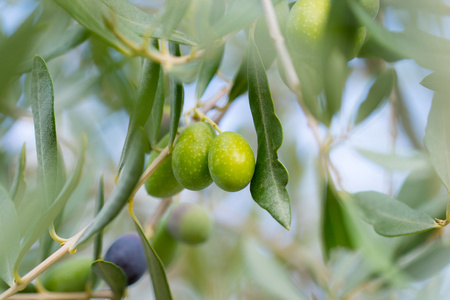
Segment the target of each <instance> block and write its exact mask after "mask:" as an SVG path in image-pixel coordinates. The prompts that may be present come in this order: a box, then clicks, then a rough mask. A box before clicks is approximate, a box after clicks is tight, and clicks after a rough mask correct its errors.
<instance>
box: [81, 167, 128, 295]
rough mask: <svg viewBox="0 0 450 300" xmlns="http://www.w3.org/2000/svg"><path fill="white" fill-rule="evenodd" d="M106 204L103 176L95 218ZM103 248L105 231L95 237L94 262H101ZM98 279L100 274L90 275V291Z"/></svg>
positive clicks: (93, 273) (99, 186)
mask: <svg viewBox="0 0 450 300" xmlns="http://www.w3.org/2000/svg"><path fill="white" fill-rule="evenodd" d="M104 203H105V195H104V184H103V175H102V176H101V177H100V182H99V184H98V191H97V197H96V199H95V216H97V215H98V213H99V212H100V210H101V209H102V207H103V204H104ZM102 247H103V230H100V231H99V232H98V233H97V234H96V235H95V239H94V253H93V258H94V260H99V259H100V258H101V257H102ZM98 278H99V277H98V274H97V273H96V272H92V273H91V274H90V275H89V280H88V282H87V284H86V286H88V287H89V288H90V289H93V288H94V287H95V286H96V284H97V282H98ZM105 281H106V280H105ZM125 282H126V280H125ZM113 293H114V295H116V296H117V294H116V293H115V292H114V291H113ZM119 299H120V298H119Z"/></svg>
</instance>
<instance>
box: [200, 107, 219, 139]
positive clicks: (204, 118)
mask: <svg viewBox="0 0 450 300" xmlns="http://www.w3.org/2000/svg"><path fill="white" fill-rule="evenodd" d="M195 115H196V116H197V117H199V118H200V120H205V121H207V122H208V123H209V124H211V126H212V127H214V129H215V130H217V132H218V133H222V130H220V128H219V126H218V125H217V124H216V122H214V121H213V120H211V118H209V117H208V116H207V115H205V114H204V113H203V112H201V111H200V110H199V109H198V108H194V116H195Z"/></svg>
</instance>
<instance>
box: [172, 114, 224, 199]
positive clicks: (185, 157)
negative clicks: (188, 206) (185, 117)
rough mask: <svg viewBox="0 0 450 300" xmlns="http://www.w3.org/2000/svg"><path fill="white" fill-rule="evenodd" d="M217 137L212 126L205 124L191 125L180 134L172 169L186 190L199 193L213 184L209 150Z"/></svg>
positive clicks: (173, 156)
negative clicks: (209, 164) (210, 173)
mask: <svg viewBox="0 0 450 300" xmlns="http://www.w3.org/2000/svg"><path fill="white" fill-rule="evenodd" d="M215 136H216V132H215V131H214V129H213V128H212V126H211V125H209V124H208V123H205V122H198V123H194V124H191V125H189V126H188V127H186V129H184V130H183V132H182V133H181V134H180V137H179V138H178V140H177V142H176V144H175V147H174V149H173V153H172V168H173V174H174V175H175V178H176V179H177V181H178V182H179V183H180V184H181V185H182V186H183V187H185V188H186V189H188V190H193V191H199V190H202V189H204V188H206V187H207V186H209V185H210V184H211V183H212V178H211V176H210V175H209V170H208V150H209V147H210V146H211V143H212V141H213V139H214V137H215Z"/></svg>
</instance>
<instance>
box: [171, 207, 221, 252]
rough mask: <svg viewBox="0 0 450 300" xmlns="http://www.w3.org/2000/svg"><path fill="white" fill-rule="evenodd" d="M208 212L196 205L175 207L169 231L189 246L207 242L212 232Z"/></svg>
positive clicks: (172, 211)
mask: <svg viewBox="0 0 450 300" xmlns="http://www.w3.org/2000/svg"><path fill="white" fill-rule="evenodd" d="M212 225H213V222H212V219H211V218H210V216H209V213H208V211H206V210H205V209H204V208H203V207H201V206H200V205H198V204H194V203H181V204H178V205H175V206H174V207H173V208H172V210H171V211H170V213H169V216H168V220H167V230H168V231H169V233H170V234H171V235H172V236H173V237H174V238H175V239H176V240H179V241H181V242H183V243H187V244H200V243H203V242H205V241H206V240H207V239H208V238H209V236H210V234H211V231H212Z"/></svg>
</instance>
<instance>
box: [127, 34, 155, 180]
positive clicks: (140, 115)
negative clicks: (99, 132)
mask: <svg viewBox="0 0 450 300" xmlns="http://www.w3.org/2000/svg"><path fill="white" fill-rule="evenodd" d="M152 45H153V46H154V47H155V48H158V41H157V40H153V41H152ZM159 71H160V64H159V63H155V62H153V61H151V60H148V59H145V60H144V64H143V66H142V71H141V78H140V81H139V89H138V93H137V99H136V102H135V104H134V107H133V112H132V113H131V116H130V121H129V123H128V131H127V136H126V138H125V143H124V145H123V149H122V155H121V157H120V162H119V172H120V170H122V168H123V164H124V161H125V158H126V157H127V155H128V152H129V151H130V146H131V145H130V141H131V139H132V137H133V135H134V133H135V131H136V130H137V129H138V128H139V127H144V125H145V123H146V121H147V120H148V118H149V116H150V113H151V111H152V108H153V103H154V101H155V94H156V89H157V87H158V81H159V73H160V72H159Z"/></svg>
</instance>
